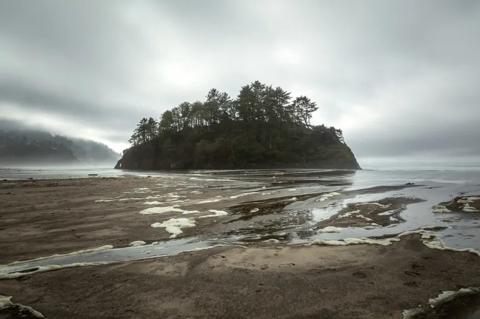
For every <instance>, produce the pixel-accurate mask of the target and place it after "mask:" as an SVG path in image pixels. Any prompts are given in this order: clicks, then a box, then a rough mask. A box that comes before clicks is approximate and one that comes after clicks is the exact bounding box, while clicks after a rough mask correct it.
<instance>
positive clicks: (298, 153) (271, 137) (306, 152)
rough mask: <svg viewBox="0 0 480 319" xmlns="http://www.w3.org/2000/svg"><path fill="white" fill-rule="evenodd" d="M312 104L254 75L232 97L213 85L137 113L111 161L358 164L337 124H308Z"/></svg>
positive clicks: (153, 165)
mask: <svg viewBox="0 0 480 319" xmlns="http://www.w3.org/2000/svg"><path fill="white" fill-rule="evenodd" d="M316 110H317V106H316V104H315V103H314V102H312V101H311V100H310V99H308V98H307V97H305V96H300V97H297V98H295V99H292V98H291V97H290V93H288V92H286V91H284V90H283V89H281V88H273V87H271V86H267V85H264V84H262V83H260V82H258V81H257V82H254V83H252V84H250V85H246V86H244V87H242V89H241V91H240V94H239V95H238V97H237V98H236V99H235V100H232V99H231V98H230V97H229V96H228V95H227V94H226V93H221V92H219V91H217V90H215V89H212V90H211V91H210V92H209V93H208V95H207V99H206V101H205V102H194V103H188V102H185V103H182V104H180V105H179V106H178V107H176V108H173V109H172V110H169V111H166V112H165V113H163V115H162V117H161V119H160V121H158V122H157V121H156V120H155V119H153V118H149V119H147V118H144V119H142V120H141V121H140V123H139V124H138V126H137V128H136V130H135V131H134V132H133V135H132V137H131V139H130V142H131V143H132V144H133V145H132V147H131V148H129V149H127V150H125V151H124V153H123V157H122V159H120V161H119V162H118V163H117V166H116V168H127V169H203V168H205V169H230V168H288V167H297V168H302V167H303V168H348V169H358V168H360V167H359V165H358V163H357V161H356V159H355V156H354V155H353V153H352V151H351V150H350V148H349V147H348V146H347V145H346V144H345V142H344V140H343V136H342V131H341V130H339V129H336V128H334V127H326V126H323V125H320V126H312V125H310V119H311V117H312V113H313V112H314V111H316Z"/></svg>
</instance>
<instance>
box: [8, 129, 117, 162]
mask: <svg viewBox="0 0 480 319" xmlns="http://www.w3.org/2000/svg"><path fill="white" fill-rule="evenodd" d="M118 158H119V154H117V153H115V152H114V151H113V150H111V149H110V148H108V147H107V146H106V145H104V144H100V143H97V142H94V141H89V140H82V139H76V138H69V137H65V136H60V135H53V134H50V133H47V132H43V131H36V130H28V129H13V128H8V127H3V128H2V126H0V165H3V166H21V165H52V164H53V165H56V164H57V165H58V164H65V165H67V164H71V165H76V164H78V165H88V164H102V163H104V164H108V165H111V164H112V163H115V161H117V160H118Z"/></svg>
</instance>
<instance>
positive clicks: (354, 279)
mask: <svg viewBox="0 0 480 319" xmlns="http://www.w3.org/2000/svg"><path fill="white" fill-rule="evenodd" d="M158 183H159V180H158V179H155V178H137V177H127V178H86V179H73V180H54V181H52V180H50V181H23V182H6V181H4V182H1V183H0V201H1V202H2V206H1V207H0V216H1V220H0V263H1V264H6V263H10V262H13V261H16V260H25V259H32V258H37V257H42V256H49V255H52V254H59V253H69V252H73V251H77V250H81V249H87V248H93V247H98V246H102V245H106V244H110V245H113V246H115V247H122V246H128V245H129V243H131V242H133V241H138V240H142V241H146V242H147V243H148V242H153V241H162V240H168V239H169V238H170V235H171V234H170V233H168V232H166V231H165V230H164V229H163V228H153V227H150V225H151V224H153V223H155V222H158V221H159V219H160V217H161V219H162V220H165V219H166V218H169V217H171V216H176V215H175V214H173V213H172V214H170V215H169V214H168V213H167V214H166V215H163V214H162V215H161V216H159V215H156V214H151V215H149V214H139V212H140V211H141V210H143V209H146V208H148V207H150V206H149V205H146V204H145V201H156V200H158V201H162V203H163V204H162V206H166V205H177V202H179V201H181V199H182V196H188V201H183V204H182V205H181V206H180V207H181V208H182V209H185V210H198V211H200V215H202V214H203V215H208V214H209V210H212V209H227V210H228V211H229V213H231V215H228V216H220V217H208V218H196V219H195V221H196V226H195V227H191V228H184V229H182V231H183V233H181V234H180V237H189V236H212V235H218V234H222V233H229V232H230V233H231V232H233V233H235V232H239V231H240V230H241V229H242V227H244V226H246V225H248V223H249V222H251V220H252V219H255V218H257V219H260V220H261V218H264V217H265V216H264V215H263V214H262V213H261V212H262V210H263V209H267V210H269V211H268V213H269V214H273V216H275V214H277V215H278V214H279V212H280V211H281V209H283V208H284V207H285V205H288V204H289V202H290V200H291V201H292V202H295V201H296V200H298V198H299V197H300V196H305V198H302V199H305V200H310V199H312V200H313V197H312V196H313V195H311V194H310V195H309V194H303V195H298V194H295V192H294V191H293V189H289V190H287V191H286V192H289V194H290V193H291V194H292V195H291V196H283V195H282V196H279V197H278V198H280V200H271V199H269V198H268V195H267V198H265V200H263V201H260V200H259V199H258V198H257V197H255V195H251V194H249V193H248V190H245V189H243V188H242V187H243V186H241V185H240V186H239V187H237V188H235V187H236V186H234V187H231V188H228V189H224V188H222V186H221V183H219V184H218V187H217V186H215V185H213V186H212V185H210V184H209V185H208V186H206V184H205V182H202V181H199V182H198V183H191V182H189V184H188V187H187V188H185V187H180V186H179V185H178V180H177V181H176V182H175V183H166V184H165V185H158ZM169 185H170V186H169ZM183 186H185V184H184V185H183ZM398 188H399V189H400V188H401V186H398ZM152 189H156V190H157V191H156V192H155V193H152V194H151V195H149V194H150V192H151V190H152ZM385 189H388V188H385ZM382 190H384V189H380V188H379V189H376V190H375V192H381V191H382ZM261 191H262V192H265V194H266V193H268V192H269V189H262V190H261ZM372 191H373V190H370V191H368V190H364V191H363V192H366V193H368V192H372ZM187 193H188V195H186V194H187ZM169 194H170V195H169ZM238 194H242V196H238ZM282 194H283V193H282ZM317 195H318V196H321V195H319V194H315V196H317ZM149 196H151V197H156V198H157V199H155V198H151V199H148V200H147V199H146V198H147V197H149ZM175 196H177V197H175ZM218 196H222V200H218V201H217V199H219V197H218ZM170 197H171V198H172V199H171V200H169V199H168V198H170ZM292 197H297V199H296V200H292V199H291V198H292ZM122 199H125V200H122ZM388 203H391V204H392V206H393V208H394V209H397V208H400V206H399V205H401V204H405V202H403V201H399V202H394V201H390V202H388ZM386 204H387V202H384V203H383V204H382V205H386ZM242 205H243V206H242ZM369 205H370V206H368V205H367V206H365V207H363V209H366V208H372V207H373V206H375V204H373V206H371V205H372V204H369ZM377 206H378V205H377ZM378 207H379V206H378ZM255 208H258V211H257V210H255ZM390 209H392V207H390ZM386 210H387V208H383V209H380V210H373V211H375V215H378V214H379V213H380V214H381V213H383V212H385V211H386ZM252 211H253V212H252ZM369 211H370V210H369ZM259 212H260V213H259ZM210 214H211V213H210ZM177 215H178V214H177ZM182 216H184V217H188V216H189V215H188V214H187V215H182ZM239 216H240V217H243V218H239ZM380 216H383V215H380ZM270 217H272V216H270ZM479 286H480V257H479V256H478V255H476V254H474V253H469V252H457V251H448V250H438V249H431V248H428V247H427V246H426V245H425V244H423V243H422V241H421V239H420V236H419V235H415V234H414V235H408V236H403V237H401V240H400V241H398V242H394V243H392V244H391V245H389V246H382V245H366V244H360V245H350V246H324V245H288V246H286V245H284V244H281V243H278V242H277V243H272V242H271V241H267V242H264V241H258V242H253V243H246V242H245V243H244V244H243V245H242V246H239V245H238V244H237V245H233V246H232V245H230V246H227V247H216V248H211V249H207V250H203V251H197V252H185V253H181V254H179V255H176V256H170V257H162V258H154V259H148V260H143V261H130V262H122V263H114V264H109V265H100V266H85V267H75V268H66V269H60V270H56V271H49V272H43V273H36V274H32V275H29V274H26V275H25V276H21V277H19V278H17V279H9V280H7V279H4V280H0V295H3V296H13V299H12V301H13V302H15V303H19V304H23V305H27V306H31V307H32V308H34V309H35V310H37V311H39V312H41V313H43V314H44V315H45V316H46V317H47V318H68V317H73V318H252V317H253V318H340V319H341V318H402V312H403V311H404V310H405V309H411V308H414V307H417V306H418V305H424V306H425V307H426V308H428V307H429V305H428V300H429V298H433V297H435V296H437V295H438V294H440V293H441V292H442V291H445V290H458V289H460V288H463V287H479ZM473 298H475V297H473ZM429 315H430V317H428V318H449V317H448V314H447V317H445V315H444V317H441V316H440V315H438V314H429ZM9 316H10V314H8V312H7V311H5V310H4V311H0V318H10V317H9ZM13 318H15V316H14V315H13Z"/></svg>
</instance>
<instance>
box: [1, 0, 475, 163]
mask: <svg viewBox="0 0 480 319" xmlns="http://www.w3.org/2000/svg"><path fill="white" fill-rule="evenodd" d="M479 36H480V3H479V2H478V1H454V0H450V1H434V0H427V1H421V2H418V1H414V0H407V1H400V0H395V1H380V0H367V1H362V2H351V1H335V2H332V1H314V0H302V1H271V0H270V1H269V0H262V1H253V0H247V1H232V0H230V1H220V0H206V1H201V2H199V1H189V0H180V1H147V0H142V1H122V0H121V1H101V2H98V1H92V0H89V1H83V0H82V1H68V2H59V1H50V0H42V1H33V2H32V1H24V0H5V1H1V3H0V52H2V58H1V59H0V117H1V118H3V119H8V120H13V121H19V122H21V123H23V124H27V125H31V126H33V127H36V128H43V129H46V130H49V131H51V132H55V133H60V134H64V135H72V136H77V137H83V138H88V139H93V140H96V141H99V142H103V143H106V144H107V145H109V146H110V147H112V148H114V149H115V150H116V151H121V150H123V149H124V148H125V147H127V146H128V144H127V140H128V138H129V135H130V133H131V131H132V129H133V128H134V127H135V125H136V122H137V121H138V120H139V119H140V118H141V117H143V116H154V117H158V116H160V114H161V113H162V112H163V111H165V110H166V109H168V108H171V107H173V106H176V105H178V104H179V103H181V102H183V101H187V100H188V101H192V100H201V99H203V98H204V96H205V95H206V93H207V91H208V90H209V89H210V88H212V87H216V88H218V89H220V90H225V91H227V92H229V93H230V94H232V95H235V94H236V92H238V89H239V88H240V86H242V85H244V84H247V83H250V82H252V81H254V80H260V81H262V82H264V83H268V84H272V85H274V86H281V87H283V88H284V89H286V90H289V91H291V92H292V95H293V96H296V95H300V94H305V95H307V96H309V97H310V98H312V99H313V100H314V101H316V102H317V104H318V106H319V110H318V111H317V112H316V113H315V114H314V119H313V122H314V123H316V124H320V123H325V124H326V125H334V126H336V127H339V128H341V129H343V130H344V133H345V134H344V135H345V138H346V142H347V143H348V144H349V145H350V146H351V148H352V149H353V151H354V152H355V154H356V155H358V156H359V157H360V159H362V158H371V157H382V158H385V157H398V156H400V157H405V158H413V157H415V158H421V159H430V158H439V157H448V158H454V159H458V158H469V157H471V156H474V157H475V156H477V157H478V156H479V155H480V146H479V145H480V144H478V140H479V138H480V128H479V126H478V119H479V115H480V114H479V112H480V108H479V107H478V105H479V102H480V93H479V90H478V89H477V86H478V83H479V80H480V78H479V76H480V62H479V60H478V57H477V52H478V49H479V46H480V44H479V42H478V41H477V39H478V38H479ZM360 162H362V161H361V160H360ZM360 164H362V163H360Z"/></svg>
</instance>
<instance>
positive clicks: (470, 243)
mask: <svg viewBox="0 0 480 319" xmlns="http://www.w3.org/2000/svg"><path fill="white" fill-rule="evenodd" d="M151 176H153V177H154V178H156V179H157V180H158V182H157V181H156V186H155V187H153V188H150V189H147V188H144V189H140V188H136V189H133V190H132V192H131V193H125V194H122V195H121V197H118V198H112V199H106V200H112V201H124V200H128V199H129V198H130V197H132V198H133V197H135V198H138V200H140V203H141V204H142V205H144V203H145V202H146V201H148V200H152V199H157V200H158V203H164V202H165V203H168V204H167V205H163V206H162V205H156V203H154V202H152V203H151V204H152V205H148V206H149V207H143V210H142V209H140V210H139V212H146V211H148V212H155V213H156V214H154V215H155V216H157V215H158V217H159V225H160V223H161V222H165V220H163V219H161V216H163V215H164V213H165V211H167V210H168V211H169V213H172V214H178V216H165V218H167V219H171V218H173V219H175V218H177V219H178V218H182V217H181V215H184V214H185V212H188V211H192V210H193V208H188V209H187V208H184V206H189V205H190V206H189V207H195V214H190V215H189V216H188V218H190V219H191V221H190V219H189V221H190V224H191V225H190V224H189V227H193V228H194V227H196V224H195V222H199V221H200V218H202V217H209V218H202V220H203V221H205V222H206V223H207V226H206V227H209V226H208V225H218V224H220V225H222V224H223V223H224V222H223V221H225V220H227V221H228V220H229V218H232V217H238V216H232V214H241V213H240V212H238V211H236V212H235V211H233V210H232V209H229V207H230V206H228V205H231V203H232V202H231V201H236V203H235V204H236V205H242V203H245V202H251V201H256V202H255V203H259V205H258V206H259V207H262V208H260V209H258V208H257V207H254V208H252V209H249V210H248V213H251V214H252V216H251V217H249V218H247V219H245V220H242V221H235V220H234V219H235V218H232V220H233V221H232V222H231V223H229V224H228V227H227V228H225V231H224V232H222V231H220V232H218V233H215V234H214V235H212V234H202V233H200V234H196V235H195V236H197V237H185V238H181V239H175V240H170V241H165V242H160V243H149V244H147V245H142V246H135V247H120V248H114V249H107V250H101V251H87V252H80V253H74V254H71V255H67V256H52V257H47V258H45V259H38V260H35V261H30V262H23V263H16V264H10V265H8V266H3V267H1V266H0V276H3V277H5V276H6V277H8V276H17V275H19V273H18V271H25V272H26V273H32V272H37V271H42V270H48V269H56V268H59V267H60V268H62V267H73V266H81V265H92V264H102V263H110V262H119V261H126V260H138V259H145V258H153V257H159V256H166V255H174V254H178V253H180V252H184V251H191V250H196V249H206V248H209V247H211V246H215V245H217V244H219V243H220V244H222V245H224V244H229V245H232V244H236V243H240V244H247V243H252V242H254V243H259V242H263V243H265V244H267V243H270V242H274V243H275V244H277V245H278V244H308V243H313V242H324V241H331V242H334V241H338V240H347V239H348V240H350V241H352V238H357V239H358V238H360V239H362V238H376V237H385V236H389V235H397V234H400V233H405V232H409V231H416V230H419V229H422V228H425V227H437V228H436V230H435V231H434V232H433V233H434V234H436V235H437V237H438V238H439V239H441V241H443V242H444V244H445V245H446V246H448V247H452V248H456V249H464V248H473V249H476V250H480V231H479V230H480V213H453V212H452V213H434V212H433V211H432V207H433V206H435V205H437V204H438V203H440V202H445V201H448V200H450V199H452V198H454V197H455V196H458V195H459V194H465V195H480V171H470V172H467V171H460V170H457V171H418V170H417V171H373V170H365V171H357V172H352V171H333V170H274V171H269V170H250V171H221V172H219V171H197V172H188V173H187V172H186V173H165V172H163V173H157V174H156V175H155V174H151ZM407 183H414V184H415V185H406V184H407ZM398 185H403V186H404V187H392V186H398ZM379 186H391V187H383V188H379ZM372 187H376V188H375V189H373V190H371V189H370V190H369V191H366V190H365V189H368V188H372ZM167 188H168V189H169V190H171V189H174V190H173V191H167V192H166V191H165V189H167ZM207 189H209V190H214V192H215V196H213V197H212V193H209V194H204V193H203V192H204V191H205V190H207ZM142 194H143V195H142ZM307 194H311V196H305V195H307ZM139 196H143V197H139ZM302 196H303V197H302ZM387 197H415V198H420V199H423V200H424V201H421V202H417V203H412V204H408V205H406V207H405V209H404V210H403V211H402V212H401V213H400V217H401V218H402V219H403V220H404V221H403V222H398V223H393V224H391V225H388V226H385V227H382V226H379V225H375V226H368V227H338V228H335V229H333V228H327V229H325V227H323V226H322V227H320V226H319V225H318V224H319V222H322V221H323V222H324V221H325V220H326V219H328V218H331V217H332V216H335V215H336V214H337V213H338V212H339V211H340V210H341V209H342V208H345V207H347V206H348V205H349V204H352V203H359V202H378V201H380V200H382V199H384V198H387ZM277 198H278V199H279V200H280V199H281V200H283V201H284V202H285V204H284V205H280V206H275V203H276V202H277V200H276V199H277ZM100 200H101V199H100ZM267 200H268V202H266V201H267ZM172 202H173V203H174V204H172ZM211 203H214V204H215V205H219V206H217V207H218V209H217V210H212V209H205V211H202V208H201V207H202V205H209V204H211ZM262 203H263V205H265V203H267V204H268V205H272V206H271V207H273V208H272V210H271V211H270V210H267V211H262V209H265V207H267V209H268V208H269V207H270V206H268V205H267V206H262ZM194 205H200V208H198V209H199V211H196V209H197V206H194ZM222 205H224V206H222ZM250 205H251V204H250ZM254 206H255V205H254ZM252 207H253V206H252ZM167 208H168V209H167ZM219 212H222V213H221V214H220V213H219ZM225 212H226V213H228V215H225ZM183 218H185V217H183ZM208 223H212V224H208ZM162 225H163V224H162ZM182 225H183V224H182ZM163 226H168V225H163ZM177 226H178V225H177ZM146 227H150V225H146ZM179 227H180V226H179ZM220 229H222V228H220ZM179 234H181V233H180V232H178V235H179ZM182 236H185V235H184V234H182ZM139 239H141V238H139ZM348 240H347V241H348ZM106 244H108V243H106ZM9 272H13V274H10V275H9V274H8V273H9Z"/></svg>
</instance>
